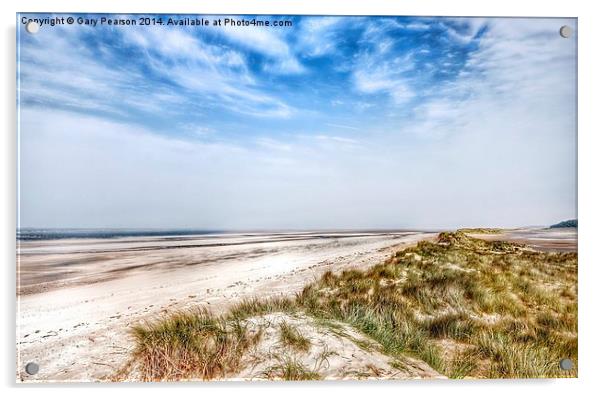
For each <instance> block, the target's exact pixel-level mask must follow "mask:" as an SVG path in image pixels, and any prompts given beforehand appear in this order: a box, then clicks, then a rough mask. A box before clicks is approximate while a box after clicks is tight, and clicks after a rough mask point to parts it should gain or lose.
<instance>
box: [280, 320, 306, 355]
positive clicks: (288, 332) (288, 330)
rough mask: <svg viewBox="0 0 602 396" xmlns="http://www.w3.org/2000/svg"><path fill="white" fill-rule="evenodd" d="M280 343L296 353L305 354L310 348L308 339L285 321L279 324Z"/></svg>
mask: <svg viewBox="0 0 602 396" xmlns="http://www.w3.org/2000/svg"><path fill="white" fill-rule="evenodd" d="M280 343H281V344H282V345H285V346H287V347H290V348H292V349H294V350H296V351H300V352H307V351H309V347H310V346H311V342H310V341H309V339H307V338H306V337H304V336H303V335H301V333H300V332H299V330H298V329H296V328H295V327H294V326H291V325H290V324H288V323H287V322H286V321H282V322H281V323H280Z"/></svg>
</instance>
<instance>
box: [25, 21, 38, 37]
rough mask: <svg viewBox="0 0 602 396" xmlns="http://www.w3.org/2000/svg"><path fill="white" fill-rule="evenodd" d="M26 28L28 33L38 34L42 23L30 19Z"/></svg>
mask: <svg viewBox="0 0 602 396" xmlns="http://www.w3.org/2000/svg"><path fill="white" fill-rule="evenodd" d="M25 30H27V33H31V34H36V33H37V32H38V31H39V30H40V24H39V23H37V22H36V21H29V22H27V24H26V25H25Z"/></svg>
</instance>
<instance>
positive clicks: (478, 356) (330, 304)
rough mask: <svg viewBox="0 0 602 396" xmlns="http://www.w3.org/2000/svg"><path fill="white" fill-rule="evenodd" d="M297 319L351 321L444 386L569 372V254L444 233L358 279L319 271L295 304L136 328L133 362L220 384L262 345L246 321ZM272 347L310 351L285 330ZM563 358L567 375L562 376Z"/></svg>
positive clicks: (303, 373) (304, 373)
mask: <svg viewBox="0 0 602 396" xmlns="http://www.w3.org/2000/svg"><path fill="white" fill-rule="evenodd" d="M300 311H302V312H304V314H306V315H309V316H312V317H314V318H316V319H318V320H319V321H321V322H322V323H336V322H337V321H338V322H345V323H348V324H350V325H351V326H352V327H354V328H355V329H357V330H359V331H360V332H362V333H364V334H366V335H367V336H369V337H371V338H372V339H373V340H375V341H376V342H377V343H378V344H380V345H381V346H382V351H383V352H384V353H386V354H388V355H390V356H391V357H392V358H393V360H395V359H396V358H401V357H403V356H406V355H411V356H415V357H418V358H420V359H422V360H423V361H425V362H427V363H428V364H429V365H430V366H431V367H433V368H434V369H436V370H437V371H439V372H441V373H442V374H444V375H447V376H449V377H451V378H464V377H476V378H533V377H574V376H576V373H577V368H576V367H577V254H576V253H541V252H535V251H532V250H530V249H528V248H526V247H524V246H521V245H518V244H513V243H508V242H503V241H491V242H489V241H484V240H480V239H475V238H471V237H469V236H467V235H466V234H465V233H464V232H454V233H451V232H444V233H441V234H440V235H439V237H438V239H437V241H436V242H419V243H418V245H417V246H415V247H412V248H407V249H405V250H402V251H400V252H398V253H397V254H396V255H395V256H393V257H391V258H390V259H389V260H388V261H386V262H385V263H383V264H380V265H376V266H374V267H372V268H370V269H368V270H367V271H357V270H349V271H344V272H341V273H340V274H334V273H332V272H326V273H325V274H324V275H323V276H322V277H321V278H320V279H319V280H318V281H316V282H314V283H312V284H310V285H308V286H306V287H305V289H304V290H303V291H302V292H301V293H300V294H299V295H298V296H297V297H296V298H290V299H276V300H266V301H260V300H251V301H246V302H243V303H241V304H239V305H237V306H235V307H233V308H232V309H231V310H230V311H229V313H228V314H226V315H224V316H221V317H213V316H210V315H209V314H207V313H206V312H203V311H201V312H195V313H189V314H177V315H174V316H172V317H169V318H167V319H164V320H162V321H159V322H156V323H152V324H148V325H144V326H137V327H136V328H135V330H134V335H135V337H136V344H137V346H136V351H135V353H134V361H135V362H136V363H137V364H138V365H139V366H140V367H141V371H142V372H143V373H144V377H145V378H147V379H165V378H183V377H187V378H195V377H196V378H215V377H223V376H225V375H226V374H227V373H229V372H234V371H235V370H236V369H238V368H239V365H240V360H241V357H242V356H243V354H244V353H245V351H246V350H247V349H248V348H249V347H251V346H252V345H253V343H254V342H256V339H257V337H259V336H260V335H258V334H255V335H254V336H250V335H249V332H248V331H246V330H245V324H244V323H245V319H247V318H250V317H256V316H261V315H265V314H267V313H270V312H288V313H295V312H300ZM280 342H281V343H282V344H284V345H287V346H290V347H291V348H295V349H296V350H297V351H302V350H304V349H305V350H307V348H309V340H307V339H304V337H303V336H302V335H301V334H299V332H298V331H297V330H296V329H294V328H291V327H290V326H288V325H286V324H285V325H282V326H281V327H280ZM562 358H570V359H571V360H572V361H573V362H574V363H575V368H574V369H572V370H570V371H562V370H560V368H559V361H560V359H562ZM280 363H281V364H279V365H278V366H275V367H273V368H271V369H270V370H268V371H269V373H266V377H267V378H283V379H317V378H319V375H318V374H317V372H315V371H310V370H307V369H306V368H304V367H302V365H300V364H298V362H296V361H295V360H294V359H292V358H290V357H287V358H285V359H283V360H282V362H280Z"/></svg>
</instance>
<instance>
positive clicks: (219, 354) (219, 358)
mask: <svg viewBox="0 0 602 396" xmlns="http://www.w3.org/2000/svg"><path fill="white" fill-rule="evenodd" d="M132 334H133V336H134V339H135V341H136V349H135V350H134V352H133V359H134V361H136V362H137V363H138V368H139V369H140V370H141V376H142V378H143V379H144V380H145V381H152V380H162V379H183V378H191V377H193V378H203V379H210V378H215V377H220V376H224V375H226V374H228V373H230V372H234V371H236V370H237V369H238V368H239V367H240V366H239V364H240V360H241V357H242V356H243V354H244V352H245V351H246V350H247V349H248V348H249V347H250V346H251V345H253V344H254V343H255V342H257V340H258V337H257V336H256V337H251V336H250V335H249V333H248V332H247V329H246V326H245V325H244V324H243V323H242V322H241V321H238V320H225V319H224V318H221V317H215V316H213V315H211V314H210V313H208V312H207V311H201V310H199V311H194V312H186V313H177V314H173V315H171V316H168V317H166V318H164V319H162V320H160V321H157V322H155V323H152V324H147V325H139V326H136V327H134V329H133V331H132Z"/></svg>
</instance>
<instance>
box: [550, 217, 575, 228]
mask: <svg viewBox="0 0 602 396" xmlns="http://www.w3.org/2000/svg"><path fill="white" fill-rule="evenodd" d="M569 227H574V228H577V219H573V220H565V221H561V222H560V223H558V224H554V225H551V226H550V228H569Z"/></svg>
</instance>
